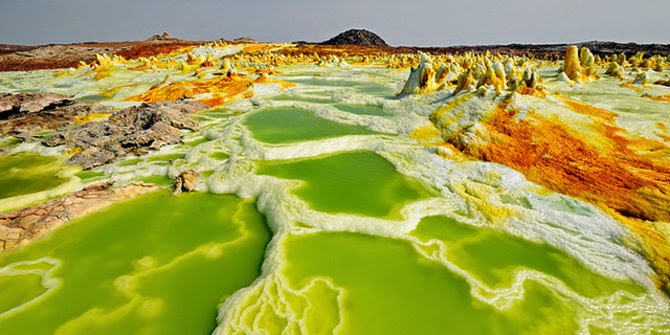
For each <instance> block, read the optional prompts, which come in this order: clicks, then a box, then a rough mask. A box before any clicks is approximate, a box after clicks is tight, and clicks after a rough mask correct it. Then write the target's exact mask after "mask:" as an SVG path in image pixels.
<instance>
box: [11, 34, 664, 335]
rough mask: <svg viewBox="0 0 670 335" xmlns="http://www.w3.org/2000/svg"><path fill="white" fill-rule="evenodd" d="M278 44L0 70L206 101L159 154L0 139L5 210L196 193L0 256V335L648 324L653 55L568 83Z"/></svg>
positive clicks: (22, 78) (640, 328)
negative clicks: (97, 154)
mask: <svg viewBox="0 0 670 335" xmlns="http://www.w3.org/2000/svg"><path fill="white" fill-rule="evenodd" d="M293 48H297V47H295V46H293V45H271V44H250V45H227V44H224V43H210V44H206V45H202V46H199V47H189V48H185V49H180V50H177V51H174V52H172V53H170V54H167V55H159V56H156V57H151V58H139V59H135V60H126V59H123V58H121V57H108V56H99V57H98V61H97V62H95V63H93V64H82V66H80V67H79V68H77V69H68V70H58V71H53V70H48V71H47V70H43V71H31V72H4V73H0V91H1V92H5V93H18V92H27V91H33V92H34V91H39V92H53V93H60V94H66V95H70V96H74V99H75V100H78V101H80V102H85V103H100V104H104V105H107V106H111V107H114V108H118V109H120V108H123V107H127V106H133V105H138V104H140V103H142V102H144V103H155V102H160V101H174V100H177V99H179V98H182V97H183V96H188V97H190V98H193V99H195V100H197V101H198V102H200V103H203V104H205V105H207V106H209V108H208V109H206V110H204V111H201V112H198V113H195V114H192V116H191V117H192V118H193V119H195V120H197V121H198V122H199V123H200V128H199V130H197V131H186V130H182V133H183V134H184V137H183V138H182V141H181V143H179V144H171V145H167V146H163V147H162V148H160V150H156V151H149V152H148V154H146V155H143V156H132V157H124V158H120V160H118V161H116V162H113V163H108V164H105V165H102V166H99V167H95V168H93V169H90V170H84V171H82V170H81V169H79V168H77V167H72V166H68V165H66V164H65V161H66V160H67V159H68V157H69V156H71V155H73V154H75V153H76V152H78V151H80V150H81V149H82V148H76V147H75V148H72V147H65V146H56V147H50V148H48V147H45V146H44V145H42V144H41V142H40V139H42V140H44V139H47V138H48V137H49V136H50V134H49V133H42V134H38V135H39V137H38V138H37V140H29V139H27V140H25V141H23V142H22V141H21V140H17V139H16V138H15V137H12V136H10V135H11V134H4V135H3V136H4V137H2V138H0V146H1V148H2V149H3V152H5V154H4V155H3V156H0V170H1V171H2V175H1V176H0V204H2V205H1V206H0V210H1V211H3V212H9V211H13V210H17V209H21V208H25V207H27V206H35V205H39V204H42V203H44V202H45V201H47V200H49V199H53V198H58V197H62V196H64V195H67V194H69V193H70V192H73V191H76V190H79V189H81V188H82V187H85V186H87V185H91V184H95V183H100V182H107V181H110V180H113V181H115V182H116V185H115V187H122V186H123V185H127V184H130V183H133V182H146V183H152V184H157V185H169V184H170V183H171V182H172V180H174V178H175V177H176V176H177V175H179V174H180V173H181V172H183V171H186V170H195V171H197V173H198V179H197V182H196V184H195V189H196V192H191V193H183V194H180V195H173V194H171V193H170V191H169V190H167V189H163V190H158V191H153V192H150V193H149V194H144V195H140V196H138V197H135V198H132V199H128V200H124V201H121V202H117V203H115V204H113V205H111V206H109V207H106V208H104V209H101V210H98V211H95V212H93V213H91V214H88V215H85V216H81V217H78V218H75V219H73V220H70V221H69V222H67V223H65V224H63V225H62V226H60V227H58V228H56V229H54V230H52V231H50V232H49V233H47V234H46V235H45V236H44V237H42V238H40V239H37V240H35V241H32V242H30V243H28V244H26V245H23V246H21V247H19V248H8V250H6V251H4V252H3V253H1V254H0V292H2V293H1V294H0V333H2V334H91V333H94V334H124V333H127V334H209V333H214V334H571V333H574V334H589V333H590V334H668V333H670V299H669V298H668V293H669V292H670V284H669V283H670V280H669V278H670V242H669V241H668V237H669V236H670V229H668V224H669V222H670V210H669V208H670V200H669V199H670V146H669V144H668V143H669V142H670V131H669V130H668V126H670V124H668V123H669V121H670V88H669V87H665V86H662V85H655V84H653V82H655V81H660V80H667V79H668V77H669V76H670V64H669V63H668V60H666V59H664V58H660V57H655V58H651V59H649V58H644V59H643V58H642V56H641V55H640V57H639V59H636V58H635V57H632V58H630V59H628V60H625V59H624V60H621V59H619V58H617V57H616V55H614V56H612V57H610V59H605V58H603V59H600V57H598V59H596V60H594V59H593V55H591V56H590V58H589V54H587V53H586V52H583V53H584V54H585V56H583V58H582V59H581V61H582V63H581V65H580V64H577V65H580V66H581V67H579V69H581V72H576V70H574V71H575V73H576V74H575V73H572V72H571V73H570V75H567V74H566V73H564V72H562V71H563V70H565V71H567V69H568V67H564V64H562V63H561V62H549V61H538V60H531V59H526V58H521V57H507V56H501V55H490V54H485V55H472V54H464V55H432V56H430V55H421V56H420V55H414V54H409V55H390V54H383V53H380V52H359V53H356V52H351V51H350V52H351V53H350V54H347V53H343V52H342V50H336V49H333V50H325V51H328V52H325V53H323V54H321V55H319V54H318V53H315V52H314V51H312V50H310V51H309V52H307V51H303V52H299V50H298V49H295V50H294V49H293ZM296 50H298V51H296ZM317 51H322V52H323V51H324V50H317ZM359 51H360V50H359ZM571 52H573V53H574V50H572V51H571ZM571 57H572V58H574V59H576V58H578V57H577V56H575V55H572V56H571ZM645 59H646V62H647V64H646V66H645V64H642V63H643V62H644V61H645ZM576 62H578V63H579V60H576ZM652 62H653V64H649V63H652ZM613 63H616V64H617V65H616V66H610V64H613ZM577 65H575V66H577ZM617 66H618V67H617ZM410 67H411V68H410ZM572 67H574V66H572ZM572 67H571V68H572ZM608 67H615V68H617V69H619V71H620V75H616V76H615V75H609V74H606V72H607V71H608ZM410 71H411V72H412V74H410ZM416 71H421V73H419V74H414V73H415V72H416ZM416 73H418V72H416ZM408 75H409V76H408ZM642 77H644V78H643V79H646V82H644V80H642V79H640V78H642ZM412 85H414V86H412ZM401 92H405V93H407V92H411V94H404V93H403V94H400V95H399V93H401ZM98 117H100V116H98ZM103 118H104V116H103ZM79 121H80V122H79V123H78V124H77V125H76V126H75V127H81V126H83V125H84V124H86V122H96V121H90V120H79ZM0 227H5V228H3V229H5V230H7V229H12V227H10V226H0ZM0 232H1V231H0Z"/></svg>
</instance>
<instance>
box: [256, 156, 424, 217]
mask: <svg viewBox="0 0 670 335" xmlns="http://www.w3.org/2000/svg"><path fill="white" fill-rule="evenodd" d="M257 173H258V174H265V175H272V176H276V177H279V178H285V179H296V180H301V181H303V184H302V185H301V186H299V187H298V188H296V189H295V190H294V192H295V194H296V195H298V196H299V197H300V198H301V199H303V200H305V201H306V202H307V203H308V204H309V206H310V207H311V208H313V209H315V210H318V211H323V212H330V213H350V214H361V215H368V216H378V217H397V216H398V214H399V211H400V209H402V207H403V206H404V205H406V204H408V203H410V202H413V201H418V200H421V199H425V198H429V197H430V196H431V195H432V192H431V190H430V189H428V188H426V187H424V186H422V185H421V184H419V183H418V181H416V180H413V179H411V178H409V177H406V176H404V175H402V174H400V173H398V172H397V171H396V169H395V167H394V166H393V164H391V163H390V162H389V161H387V160H386V159H384V158H383V157H381V156H379V155H377V154H375V153H374V152H371V151H354V152H345V153H338V154H335V155H330V156H325V157H321V156H320V157H316V158H310V159H305V160H298V161H288V162H283V161H266V162H261V163H260V167H259V168H258V170H257Z"/></svg>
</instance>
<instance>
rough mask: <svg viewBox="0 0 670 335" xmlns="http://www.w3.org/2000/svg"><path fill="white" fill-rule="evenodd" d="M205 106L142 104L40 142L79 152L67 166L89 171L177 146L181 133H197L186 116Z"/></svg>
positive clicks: (195, 125) (184, 102)
mask: <svg viewBox="0 0 670 335" xmlns="http://www.w3.org/2000/svg"><path fill="white" fill-rule="evenodd" d="M205 108H207V106H205V105H203V104H201V103H199V102H196V101H194V100H178V101H175V102H161V103H155V104H151V105H148V104H142V105H140V106H136V107H129V108H125V109H123V110H120V111H118V112H116V113H114V114H112V115H111V116H110V117H109V119H107V120H105V121H102V122H95V121H94V122H89V123H86V124H84V125H82V126H81V127H78V128H75V129H65V130H61V131H58V132H56V133H55V134H54V135H53V136H51V137H49V138H48V139H45V140H43V141H42V143H43V144H44V145H46V146H51V147H53V146H59V145H66V146H67V147H68V148H71V149H73V150H80V152H79V153H77V154H75V155H73V156H72V157H70V159H69V160H68V164H73V165H81V166H82V167H83V168H84V169H90V168H93V167H96V166H100V165H103V164H106V163H110V162H113V161H116V160H118V159H121V158H123V157H126V156H129V155H138V156H139V155H144V154H146V153H147V152H148V151H149V150H156V149H159V148H160V147H162V146H164V145H168V144H176V143H179V141H180V140H181V137H182V136H183V133H182V130H191V131H194V130H197V129H198V128H199V123H198V121H196V120H193V119H192V118H190V117H189V114H191V113H194V112H197V111H199V110H202V109H205Z"/></svg>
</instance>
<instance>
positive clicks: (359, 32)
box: [319, 29, 389, 47]
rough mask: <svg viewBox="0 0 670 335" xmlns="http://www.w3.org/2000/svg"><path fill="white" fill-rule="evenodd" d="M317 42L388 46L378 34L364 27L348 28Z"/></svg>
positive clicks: (324, 43)
mask: <svg viewBox="0 0 670 335" xmlns="http://www.w3.org/2000/svg"><path fill="white" fill-rule="evenodd" d="M319 44H323V45H359V46H376V47H388V46H389V45H388V44H386V42H385V41H384V40H383V39H382V38H381V37H379V35H377V34H375V33H373V32H371V31H369V30H365V29H349V30H347V31H345V32H342V33H339V34H337V36H335V37H333V38H331V39H329V40H327V41H323V42H321V43H319Z"/></svg>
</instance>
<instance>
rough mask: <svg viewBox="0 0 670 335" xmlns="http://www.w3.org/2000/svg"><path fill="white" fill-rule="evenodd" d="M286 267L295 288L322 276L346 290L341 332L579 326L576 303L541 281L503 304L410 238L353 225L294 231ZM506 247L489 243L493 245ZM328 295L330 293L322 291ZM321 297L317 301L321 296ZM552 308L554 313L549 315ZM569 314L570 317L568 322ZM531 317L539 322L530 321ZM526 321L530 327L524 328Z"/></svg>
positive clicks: (450, 331)
mask: <svg viewBox="0 0 670 335" xmlns="http://www.w3.org/2000/svg"><path fill="white" fill-rule="evenodd" d="M285 248H286V250H287V251H286V255H285V258H286V262H287V264H288V265H287V266H286V267H285V268H284V270H283V273H284V275H285V276H286V277H287V278H288V279H289V283H290V284H289V285H291V287H293V288H294V289H299V288H301V287H304V286H305V285H307V284H308V283H309V281H310V280H313V279H315V278H325V279H326V280H328V281H329V282H330V283H332V284H333V285H334V286H336V287H340V288H342V289H343V290H344V292H345V293H344V295H343V299H342V301H341V305H340V306H339V308H340V309H342V313H343V316H344V318H345V321H344V322H343V323H342V325H341V326H340V327H341V328H340V329H339V331H340V332H341V333H342V334H519V333H523V332H525V333H536V334H538V333H540V334H541V333H547V332H549V333H555V332H556V331H565V332H566V333H569V332H571V331H574V330H575V324H574V321H570V320H571V319H572V317H573V316H574V313H575V308H574V306H570V305H569V304H566V303H565V302H562V301H561V300H560V299H559V298H558V297H557V296H555V295H554V294H552V293H551V292H550V291H548V290H546V289H545V288H543V287H541V286H539V285H533V284H529V285H527V286H526V290H527V292H526V293H527V295H528V296H530V297H532V298H529V299H527V300H523V301H520V302H518V303H517V305H515V306H514V308H513V310H512V311H499V310H497V309H495V308H492V307H491V306H488V305H486V304H483V303H481V302H478V301H477V300H475V299H474V298H473V297H472V296H471V295H470V293H469V292H470V287H469V286H468V283H467V282H466V281H465V280H464V279H463V278H461V277H459V276H457V275H455V274H454V273H452V272H450V271H449V270H448V269H446V268H445V267H444V266H442V265H441V264H440V263H437V262H434V261H429V260H426V259H424V258H422V257H421V256H420V255H419V254H418V253H417V252H416V251H415V250H414V248H413V247H412V245H411V244H409V243H407V242H404V241H400V240H392V239H384V238H379V237H374V236H368V235H362V234H352V233H322V234H314V235H306V236H292V237H290V238H288V239H287V240H286V244H285ZM500 251H501V250H498V249H492V250H491V253H494V252H500ZM324 298H325V299H324V300H325V301H324V302H323V303H326V301H328V300H327V299H328V297H327V296H325V297H324ZM315 300H316V301H320V300H319V297H316V299H315ZM549 316H551V318H548V317H549ZM566 321H567V322H566ZM533 323H534V324H533ZM524 328H525V329H524Z"/></svg>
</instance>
